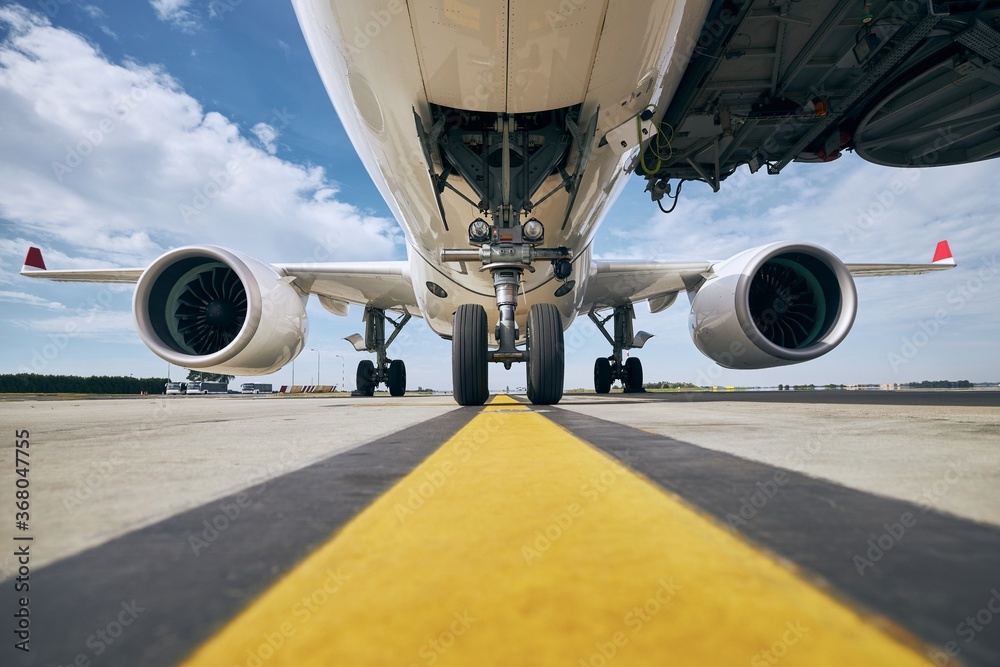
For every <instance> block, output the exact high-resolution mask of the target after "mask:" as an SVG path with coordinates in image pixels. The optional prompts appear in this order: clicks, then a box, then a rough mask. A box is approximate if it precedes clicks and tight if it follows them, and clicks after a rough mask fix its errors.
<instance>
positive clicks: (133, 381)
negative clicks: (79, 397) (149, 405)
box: [0, 373, 167, 394]
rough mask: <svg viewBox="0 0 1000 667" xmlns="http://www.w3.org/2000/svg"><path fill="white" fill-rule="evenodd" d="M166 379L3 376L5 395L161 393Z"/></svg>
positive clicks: (0, 387) (1, 384) (0, 390)
mask: <svg viewBox="0 0 1000 667" xmlns="http://www.w3.org/2000/svg"><path fill="white" fill-rule="evenodd" d="M166 383H167V379H166V378H135V377H131V376H128V375H125V376H121V375H92V376H90V377H81V376H79V375H39V374H37V373H15V374H6V375H0V393H3V394H139V393H142V392H146V393H148V394H162V393H163V392H164V385H165V384H166Z"/></svg>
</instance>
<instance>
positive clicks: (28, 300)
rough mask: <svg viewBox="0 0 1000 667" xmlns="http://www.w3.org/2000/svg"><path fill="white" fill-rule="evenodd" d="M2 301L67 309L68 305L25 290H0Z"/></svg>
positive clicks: (51, 308) (53, 308)
mask: <svg viewBox="0 0 1000 667" xmlns="http://www.w3.org/2000/svg"><path fill="white" fill-rule="evenodd" d="M0 301H4V302H7V303H20V304H27V305H29V306H40V307H42V308H48V309H50V310H65V309H66V306H64V305H63V304H61V303H59V302H58V301H49V300H48V299H43V298H41V297H39V296H35V295H34V294H27V293H25V292H9V291H0Z"/></svg>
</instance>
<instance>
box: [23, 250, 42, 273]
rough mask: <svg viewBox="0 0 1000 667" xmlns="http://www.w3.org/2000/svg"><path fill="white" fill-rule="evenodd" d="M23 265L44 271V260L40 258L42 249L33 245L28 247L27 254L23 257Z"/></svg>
mask: <svg viewBox="0 0 1000 667" xmlns="http://www.w3.org/2000/svg"><path fill="white" fill-rule="evenodd" d="M24 265H25V266H30V267H31V268H33V269H40V270H42V271H44V270H45V260H43V259H42V251H41V250H39V249H38V248H36V247H34V246H32V247H30V248H28V256H27V257H25V258H24Z"/></svg>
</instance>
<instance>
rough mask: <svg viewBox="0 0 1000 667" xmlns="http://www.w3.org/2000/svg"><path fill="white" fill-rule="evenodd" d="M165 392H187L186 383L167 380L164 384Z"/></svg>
mask: <svg viewBox="0 0 1000 667" xmlns="http://www.w3.org/2000/svg"><path fill="white" fill-rule="evenodd" d="M165 388H166V391H165V393H167V394H185V393H187V383H186V382H168V383H167V384H166V385H165Z"/></svg>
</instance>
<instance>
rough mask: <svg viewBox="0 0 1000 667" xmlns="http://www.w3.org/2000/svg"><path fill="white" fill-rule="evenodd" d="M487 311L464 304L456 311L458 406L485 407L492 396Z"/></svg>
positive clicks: (453, 348) (453, 343) (453, 353)
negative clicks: (488, 357) (488, 355)
mask: <svg viewBox="0 0 1000 667" xmlns="http://www.w3.org/2000/svg"><path fill="white" fill-rule="evenodd" d="M487 352H488V347H487V332H486V309H485V308H483V307H482V306H480V305H478V304H471V303H465V304H462V305H461V306H459V307H458V310H456V311H455V320H454V329H453V332H452V339H451V378H452V382H453V384H454V387H455V401H456V402H457V403H458V404H459V405H482V404H483V403H485V402H486V399H487V398H488V397H489V395H490V388H489V374H488V370H489V369H488V364H489V361H488V359H487V356H486V355H487Z"/></svg>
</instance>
